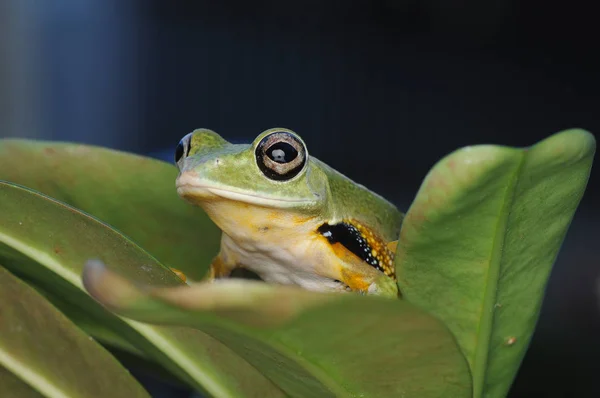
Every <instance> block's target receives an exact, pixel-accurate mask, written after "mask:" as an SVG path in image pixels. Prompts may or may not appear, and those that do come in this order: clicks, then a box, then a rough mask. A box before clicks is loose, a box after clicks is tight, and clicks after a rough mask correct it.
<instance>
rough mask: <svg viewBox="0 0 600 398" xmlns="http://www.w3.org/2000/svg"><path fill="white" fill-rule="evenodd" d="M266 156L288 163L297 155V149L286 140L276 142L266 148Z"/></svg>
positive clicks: (278, 161)
mask: <svg viewBox="0 0 600 398" xmlns="http://www.w3.org/2000/svg"><path fill="white" fill-rule="evenodd" d="M267 156H268V157H270V158H271V160H273V161H275V162H277V163H289V162H291V161H292V160H294V159H296V157H298V151H297V150H296V149H295V148H294V147H293V146H291V145H290V144H288V143H287V142H277V143H275V144H273V145H271V147H270V148H269V149H268V150H267Z"/></svg>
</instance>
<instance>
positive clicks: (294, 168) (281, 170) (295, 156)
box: [255, 131, 308, 181]
mask: <svg viewBox="0 0 600 398" xmlns="http://www.w3.org/2000/svg"><path fill="white" fill-rule="evenodd" d="M255 155H256V163H257V164H258V167H259V168H260V170H261V171H262V172H263V174H264V175H265V176H267V177H268V178H270V179H272V180H278V181H282V180H289V179H292V178H294V177H295V176H297V175H298V174H299V173H300V172H301V171H302V169H303V168H304V165H305V164H306V159H307V158H308V153H307V151H306V147H305V146H304V144H303V143H302V141H300V140H299V139H298V138H297V137H296V136H295V135H294V134H291V133H288V132H285V131H280V132H275V133H271V134H269V135H267V136H265V137H264V138H263V139H262V140H261V141H260V142H259V143H258V145H257V146H256V151H255Z"/></svg>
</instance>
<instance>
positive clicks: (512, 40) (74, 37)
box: [0, 0, 600, 397]
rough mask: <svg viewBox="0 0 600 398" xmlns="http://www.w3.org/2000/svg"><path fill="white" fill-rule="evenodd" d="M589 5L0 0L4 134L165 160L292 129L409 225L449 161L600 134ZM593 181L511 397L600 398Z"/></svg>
mask: <svg viewBox="0 0 600 398" xmlns="http://www.w3.org/2000/svg"><path fill="white" fill-rule="evenodd" d="M592 4H593V2H591V1H586V2H584V1H576V0H575V1H569V2H560V3H558V2H556V3H553V2H548V1H525V0H521V1H517V0H495V1H482V0H402V1H400V0H387V1H383V0H380V1H344V2H342V1H326V0H321V1H316V0H305V1H275V0H262V1H241V0H240V1H234V0H226V1H219V2H217V1H212V2H210V1H201V0H193V1H191V0H190V1H159V0H154V1H151V0H137V1H134V0H130V1H119V0H70V1H69V0H54V1H50V0H48V1H33V0H0V136H2V137H7V136H11V137H33V138H41V139H51V140H69V141H79V142H85V143H93V144H100V145H104V146H109V147H113V148H119V149H124V150H128V151H134V152H138V153H145V154H153V155H156V156H163V155H164V153H166V154H167V155H166V156H168V157H169V158H170V157H171V153H172V151H173V149H174V147H175V145H176V144H177V142H178V141H179V139H180V138H181V137H182V136H183V135H185V134H186V133H188V132H190V131H191V130H193V129H194V128H197V127H207V128H211V129H213V130H216V131H217V132H219V133H220V134H222V135H224V136H225V138H227V139H229V140H232V141H246V142H249V141H251V140H252V139H253V138H254V137H255V136H256V135H258V134H259V133H260V132H261V131H263V130H265V129H267V128H270V127H275V126H280V127H288V128H291V129H293V130H295V131H296V132H298V133H299V134H300V135H302V137H303V138H304V139H305V141H306V142H307V144H308V147H309V151H310V152H311V154H312V155H315V156H316V157H319V158H321V159H323V160H325V161H326V162H327V163H329V164H331V165H332V166H334V167H335V168H337V169H338V170H340V171H342V172H343V173H345V174H347V175H348V176H350V177H351V178H353V179H355V180H357V181H358V182H361V183H364V184H365V185H367V186H369V187H370V188H371V189H373V190H375V191H377V192H379V193H381V194H383V195H384V196H387V197H388V198H390V199H391V200H393V201H394V202H396V203H397V204H398V205H399V206H400V207H401V208H403V209H406V208H407V207H408V206H409V204H410V201H411V199H412V197H413V196H414V194H415V193H416V191H417V189H418V187H419V184H420V181H421V180H422V178H423V177H424V176H425V174H426V173H427V171H428V169H429V168H430V167H431V166H432V165H433V164H434V163H435V161H437V160H438V159H439V158H440V157H442V156H443V155H445V154H447V153H449V152H451V151H452V150H454V149H456V148H459V147H461V146H465V145H472V144H481V143H493V144H503V145H513V146H528V145H531V144H533V143H535V142H536V141H538V140H541V139H543V138H544V137H546V136H548V135H550V134H551V133H553V132H556V131H560V130H563V129H566V128H571V127H581V128H585V129H587V130H590V131H591V132H593V133H596V134H597V133H598V132H599V131H600V116H599V115H598V111H599V109H600V90H599V88H600V87H599V86H600V77H599V76H600V74H599V70H600V60H599V59H598V57H597V56H598V49H599V46H598V40H599V39H600V28H599V27H598V26H599V24H598V15H599V14H598V13H596V12H595V10H594V9H592ZM163 151H166V152H163ZM596 163H597V162H596ZM599 181H600V176H599V174H598V172H597V170H595V171H594V172H593V173H592V177H591V179H590V183H589V186H588V190H587V193H586V196H585V197H584V199H583V201H582V204H581V207H580V209H579V210H578V212H577V215H576V218H575V221H574V222H573V224H572V227H571V229H570V231H569V233H568V235H567V239H566V241H565V244H564V246H563V249H562V251H561V254H560V256H559V259H558V262H557V264H556V267H555V271H554V273H553V275H552V278H551V282H550V286H549V288H548V295H547V298H546V301H545V304H544V308H543V312H542V316H541V318H540V321H539V326H538V329H537V331H536V334H535V336H534V340H533V342H532V344H531V348H530V350H529V352H528V354H527V356H526V358H525V361H524V363H523V366H522V369H521V371H520V373H519V375H518V378H517V380H516V382H515V384H514V387H513V391H512V393H511V397H597V396H600V383H599V382H598V381H597V379H598V371H599V370H600V364H599V363H598V359H599V358H600V343H599V339H600V310H599V302H600V300H599V298H598V292H599V291H600V267H599V260H598V258H599V256H598V253H599V251H600V249H599V246H600V245H599V243H600V242H599V238H600V234H599V230H598V223H599V221H600V202H599V195H600V192H599V185H600V184H599ZM180 392H181V391H180Z"/></svg>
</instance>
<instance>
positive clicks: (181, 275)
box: [169, 267, 187, 282]
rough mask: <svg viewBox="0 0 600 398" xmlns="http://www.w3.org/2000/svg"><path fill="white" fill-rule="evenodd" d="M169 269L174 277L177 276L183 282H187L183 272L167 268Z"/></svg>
mask: <svg viewBox="0 0 600 398" xmlns="http://www.w3.org/2000/svg"><path fill="white" fill-rule="evenodd" d="M169 268H170V269H171V271H172V272H173V273H174V274H175V275H177V276H178V277H179V279H181V280H182V281H184V282H187V276H186V275H185V274H184V273H183V272H181V271H180V270H178V269H177V268H171V267H169Z"/></svg>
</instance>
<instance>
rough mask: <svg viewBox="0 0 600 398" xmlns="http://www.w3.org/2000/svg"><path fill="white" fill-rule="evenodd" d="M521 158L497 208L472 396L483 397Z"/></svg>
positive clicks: (478, 338)
mask: <svg viewBox="0 0 600 398" xmlns="http://www.w3.org/2000/svg"><path fill="white" fill-rule="evenodd" d="M519 154H520V156H521V159H520V161H519V164H518V165H517V167H516V169H515V172H514V174H513V176H512V177H511V180H510V183H509V184H508V186H507V187H506V192H505V194H504V198H503V203H502V207H501V209H500V214H501V217H499V218H498V223H497V224H496V230H495V233H494V244H493V246H492V250H491V253H490V265H489V267H488V272H487V275H486V278H485V281H486V283H485V288H484V295H483V305H482V310H481V316H480V322H479V325H478V329H477V334H476V343H475V357H474V360H473V397H474V398H480V397H482V396H483V392H484V387H485V380H486V373H487V368H488V362H489V355H488V354H489V348H490V340H491V337H492V332H493V327H492V325H493V323H494V310H493V309H494V305H495V303H496V297H497V292H498V277H499V274H500V265H501V264H502V258H503V249H504V241H505V238H506V226H507V224H508V219H509V217H510V211H509V209H510V206H511V205H512V204H513V203H514V198H515V195H516V191H517V190H516V186H517V182H518V180H519V176H520V174H521V170H522V169H523V165H524V163H525V159H526V157H527V153H526V152H522V153H519Z"/></svg>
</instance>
